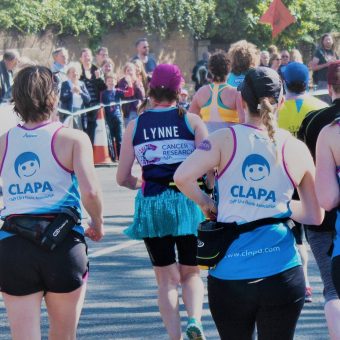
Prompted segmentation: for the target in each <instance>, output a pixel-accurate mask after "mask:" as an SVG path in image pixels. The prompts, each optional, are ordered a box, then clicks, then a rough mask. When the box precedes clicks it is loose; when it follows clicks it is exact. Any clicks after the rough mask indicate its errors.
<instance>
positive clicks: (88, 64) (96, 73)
mask: <svg viewBox="0 0 340 340" xmlns="http://www.w3.org/2000/svg"><path fill="white" fill-rule="evenodd" d="M80 61H81V64H82V66H81V68H82V73H81V76H80V80H81V81H83V82H84V83H85V86H86V88H87V90H88V92H89V94H90V97H91V100H90V103H89V104H88V106H89V107H91V106H94V105H97V104H99V94H100V92H101V91H103V90H105V88H106V86H105V82H104V80H103V79H102V78H101V77H100V70H99V69H98V67H97V66H95V65H93V64H92V61H93V56H92V52H91V50H90V49H89V48H83V49H82V50H81V55H80ZM96 119H97V110H93V111H90V112H87V113H85V114H83V115H82V124H83V128H84V131H85V132H86V133H87V134H88V136H89V137H90V140H91V142H92V144H93V142H94V134H95V130H96V126H97V123H96Z"/></svg>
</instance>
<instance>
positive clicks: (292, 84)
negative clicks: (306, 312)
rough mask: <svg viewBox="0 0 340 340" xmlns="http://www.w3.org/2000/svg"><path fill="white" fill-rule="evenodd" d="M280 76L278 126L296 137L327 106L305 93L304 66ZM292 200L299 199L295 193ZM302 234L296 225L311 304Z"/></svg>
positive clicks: (290, 68)
mask: <svg viewBox="0 0 340 340" xmlns="http://www.w3.org/2000/svg"><path fill="white" fill-rule="evenodd" d="M283 54H285V53H283ZM282 76H283V78H284V82H285V89H286V97H285V98H286V100H285V102H284V104H283V105H282V107H281V108H280V109H279V113H278V125H279V127H280V128H282V129H286V130H288V131H289V132H290V133H292V134H293V135H294V136H296V134H297V131H298V130H299V128H300V125H301V123H302V120H303V119H304V117H305V116H306V114H307V113H308V112H310V111H312V110H317V109H321V108H324V107H327V106H328V105H327V104H326V103H325V102H323V101H321V100H320V99H317V98H315V97H313V96H312V95H310V94H309V93H308V92H307V89H308V83H309V72H308V68H307V66H306V65H304V64H301V63H298V62H291V63H289V64H287V65H286V66H285V67H284V69H283V73H282ZM293 198H294V199H298V198H299V197H298V195H297V193H296V192H295V193H294V196H293ZM303 234H304V232H303V226H302V225H301V224H300V223H296V232H295V234H294V235H295V239H296V243H297V246H298V250H299V253H300V256H301V259H302V265H303V271H304V275H305V281H306V302H312V288H311V285H310V282H309V279H308V252H307V248H306V246H305V245H304V243H303V238H304V237H303Z"/></svg>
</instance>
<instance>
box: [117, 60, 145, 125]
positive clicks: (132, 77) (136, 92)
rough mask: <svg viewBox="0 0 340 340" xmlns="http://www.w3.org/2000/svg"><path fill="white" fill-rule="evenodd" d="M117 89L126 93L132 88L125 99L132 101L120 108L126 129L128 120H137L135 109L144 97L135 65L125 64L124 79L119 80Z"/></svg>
mask: <svg viewBox="0 0 340 340" xmlns="http://www.w3.org/2000/svg"><path fill="white" fill-rule="evenodd" d="M117 87H118V88H119V89H121V90H122V91H127V89H128V88H129V87H132V88H133V93H132V94H131V96H128V97H126V99H128V100H134V101H133V102H132V103H128V104H125V105H123V108H122V109H123V114H124V126H125V127H127V125H128V123H129V121H130V120H133V119H135V118H137V107H138V105H139V103H140V102H141V101H143V100H144V97H145V92H144V89H143V84H142V83H141V82H140V81H139V80H138V79H137V75H136V66H135V64H133V63H130V62H128V63H126V64H125V66H124V77H123V78H122V79H120V80H119V82H118V85H117Z"/></svg>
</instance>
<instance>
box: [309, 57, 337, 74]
mask: <svg viewBox="0 0 340 340" xmlns="http://www.w3.org/2000/svg"><path fill="white" fill-rule="evenodd" d="M319 61H320V59H319V58H316V57H313V59H312V61H311V62H310V63H309V65H308V66H309V67H310V69H311V70H312V71H319V70H322V69H323V68H325V67H328V66H329V64H330V63H331V62H332V61H330V62H327V63H325V64H319Z"/></svg>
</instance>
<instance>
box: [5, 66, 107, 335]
mask: <svg viewBox="0 0 340 340" xmlns="http://www.w3.org/2000/svg"><path fill="white" fill-rule="evenodd" d="M57 85H58V84H57V83H56V81H55V79H54V77H53V74H52V72H51V71H50V70H49V69H48V68H46V67H43V66H29V67H26V68H24V69H22V70H21V71H20V72H19V73H18V74H17V76H16V78H15V79H14V85H13V101H14V105H15V106H14V110H15V112H16V113H17V114H18V115H19V116H20V118H22V120H23V121H24V123H23V125H18V126H17V127H14V128H13V129H11V130H9V131H8V132H7V133H6V134H5V135H3V136H1V137H0V175H1V176H2V178H3V182H4V185H3V198H4V206H5V207H4V209H3V210H2V211H1V218H2V219H4V220H5V222H4V225H3V226H2V229H1V230H0V287H1V288H0V290H1V292H2V296H3V299H4V303H5V306H6V310H7V315H8V319H9V324H10V328H11V334H12V339H14V340H22V339H30V340H31V339H32V340H33V339H34V340H35V339H37V340H38V339H41V333H40V314H41V302H42V300H43V299H44V300H45V303H46V306H47V313H48V317H49V324H50V329H49V339H50V340H60V339H68V340H71V339H72V340H73V339H75V338H76V329H77V324H78V321H79V317H80V313H81V309H82V306H83V302H84V297H85V290H86V281H87V277H88V259H87V251H86V248H87V247H86V242H85V239H84V236H85V235H86V236H88V237H90V238H91V239H92V240H94V241H99V240H100V239H101V238H102V236H103V233H104V231H103V218H102V202H101V194H100V189H99V186H98V181H97V179H96V175H95V172H94V167H93V159H92V157H93V156H92V147H91V143H90V140H89V138H88V137H87V135H85V134H84V133H83V132H81V131H79V130H73V129H68V128H64V127H63V125H62V124H61V123H59V122H53V116H54V115H55V112H56V109H57V101H58V90H57V89H58V86H57ZM80 194H81V197H80ZM81 202H82V203H83V205H84V207H85V209H86V210H87V211H88V213H89V215H90V217H91V220H90V222H89V223H88V224H89V226H88V228H87V229H86V230H84V228H83V226H82V225H80V224H79V218H78V221H76V220H70V222H69V223H68V228H67V229H65V228H66V221H65V223H64V222H63V223H61V224H60V225H57V226H58V228H57V229H55V230H54V232H53V237H57V236H58V235H60V234H63V233H64V231H65V230H66V231H67V232H65V234H64V235H65V238H64V239H63V240H61V242H60V243H59V244H57V246H56V247H55V249H53V250H50V249H52V247H51V248H50V249H48V250H47V249H46V248H43V247H42V246H41V244H40V243H39V244H37V243H35V242H33V240H31V239H27V238H25V236H24V235H23V234H19V232H18V230H17V229H16V230H15V232H14V230H11V229H10V226H11V225H13V222H10V223H7V222H8V221H13V220H12V218H15V217H16V218H18V217H19V218H21V219H23V218H25V219H26V220H25V221H26V223H29V221H32V219H33V218H34V220H33V222H34V223H37V221H38V222H39V221H41V219H46V221H45V222H46V223H50V221H52V220H54V219H55V217H56V216H60V215H61V213H63V212H65V211H69V210H71V209H73V210H74V211H75V216H78V217H81ZM34 225H36V224H33V226H34ZM5 226H7V227H6V230H4V227H5ZM26 226H27V224H26ZM8 228H9V229H8ZM63 228H64V229H63ZM45 246H46V244H45ZM54 246H55V244H54V245H53V247H54Z"/></svg>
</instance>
